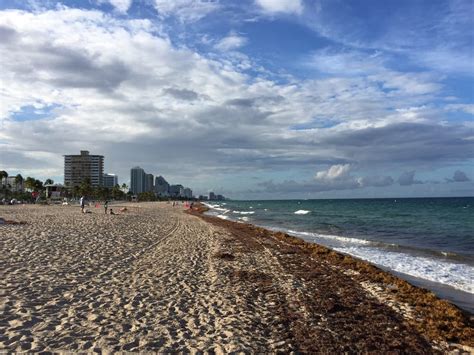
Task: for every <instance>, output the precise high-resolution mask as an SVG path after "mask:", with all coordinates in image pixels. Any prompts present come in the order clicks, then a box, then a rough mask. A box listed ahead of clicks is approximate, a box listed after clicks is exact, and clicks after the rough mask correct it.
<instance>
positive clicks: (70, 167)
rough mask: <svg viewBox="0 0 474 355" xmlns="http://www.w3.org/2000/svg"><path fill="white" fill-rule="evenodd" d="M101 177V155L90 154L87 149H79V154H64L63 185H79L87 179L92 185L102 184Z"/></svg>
mask: <svg viewBox="0 0 474 355" xmlns="http://www.w3.org/2000/svg"><path fill="white" fill-rule="evenodd" d="M103 178H104V156H103V155H90V154H89V152H88V151H87V150H81V154H80V155H65V156H64V185H66V186H68V187H74V186H79V185H80V184H81V183H82V182H83V181H84V180H85V179H89V180H90V183H91V185H92V186H102V184H103Z"/></svg>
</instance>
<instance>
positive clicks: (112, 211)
mask: <svg viewBox="0 0 474 355" xmlns="http://www.w3.org/2000/svg"><path fill="white" fill-rule="evenodd" d="M106 213H107V212H106ZM110 214H115V212H114V210H113V209H110Z"/></svg>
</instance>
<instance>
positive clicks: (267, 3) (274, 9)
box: [256, 0, 303, 14]
mask: <svg viewBox="0 0 474 355" xmlns="http://www.w3.org/2000/svg"><path fill="white" fill-rule="evenodd" d="M256 3H257V5H258V6H260V7H261V9H262V10H263V11H265V12H268V13H271V14H272V13H278V12H280V13H290V14H292V13H294V14H301V13H302V12H303V3H302V1H301V0H256Z"/></svg>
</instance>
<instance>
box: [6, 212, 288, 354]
mask: <svg viewBox="0 0 474 355" xmlns="http://www.w3.org/2000/svg"><path fill="white" fill-rule="evenodd" d="M129 206H130V205H129ZM133 206H135V205H133ZM111 207H113V208H114V210H115V211H117V208H116V207H115V206H113V205H112V206H111ZM91 210H92V212H93V213H91V214H81V213H80V210H79V208H78V207H73V206H34V205H29V206H0V217H3V218H6V219H10V220H16V221H25V222H27V224H25V225H3V226H0V264H1V265H2V267H1V270H0V290H1V295H0V302H1V303H0V312H1V314H2V316H1V319H0V321H1V323H0V334H1V335H0V350H7V351H84V350H87V351H92V350H94V349H97V350H98V349H101V350H102V351H120V350H125V351H145V350H160V351H164V352H167V351H193V350H204V351H206V350H214V351H216V352H230V351H243V350H248V351H252V352H263V351H265V352H268V351H278V350H283V351H287V350H289V349H290V348H289V347H290V346H291V345H290V344H289V343H290V341H289V340H288V339H287V336H288V335H287V332H286V329H285V326H284V325H283V324H279V322H278V319H276V318H275V315H274V314H272V305H274V304H275V302H274V301H275V298H276V297H281V295H278V294H277V293H276V292H275V293H273V294H272V293H271V292H270V293H267V294H265V295H263V296H262V295H260V296H259V297H255V295H254V294H253V291H252V287H250V288H249V287H248V286H245V285H242V284H241V283H238V282H236V283H232V282H228V280H229V278H228V277H220V275H222V274H226V273H227V275H228V273H229V262H228V261H226V260H225V259H222V258H218V257H215V255H216V254H217V253H222V252H227V251H228V250H227V249H226V248H227V246H226V243H225V240H226V235H225V234H226V233H227V232H226V230H224V229H222V228H219V227H214V226H212V225H211V224H208V223H205V222H204V221H202V220H201V219H199V218H197V217H194V216H190V215H186V214H184V213H182V211H181V209H180V208H175V209H173V208H170V205H166V204H163V203H162V204H158V203H150V204H143V205H141V207H140V208H130V207H129V212H127V213H125V214H120V215H115V216H113V215H104V214H103V210H102V209H95V208H92V209H91ZM239 259H240V261H239V263H241V264H240V265H241V266H242V267H244V268H245V269H246V270H257V269H262V268H268V270H266V271H267V272H269V273H272V274H273V273H274V272H275V270H271V268H274V265H270V264H268V263H265V262H262V260H257V258H256V256H255V255H252V254H248V255H247V256H245V255H244V256H243V257H241V258H239ZM280 280H281V286H282V287H283V288H285V287H286V286H285V285H286V284H287V283H288V282H289V281H288V280H287V279H286V278H285V277H284V276H282V277H281V278H280ZM279 291H280V290H279ZM288 297H291V295H290V294H289V295H288Z"/></svg>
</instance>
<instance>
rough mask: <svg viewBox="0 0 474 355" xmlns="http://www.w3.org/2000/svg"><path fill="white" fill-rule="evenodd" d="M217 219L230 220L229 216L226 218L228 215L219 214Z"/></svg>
mask: <svg viewBox="0 0 474 355" xmlns="http://www.w3.org/2000/svg"><path fill="white" fill-rule="evenodd" d="M216 217H217V218H220V219H229V216H226V215H223V214H218V215H217V216H216Z"/></svg>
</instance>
